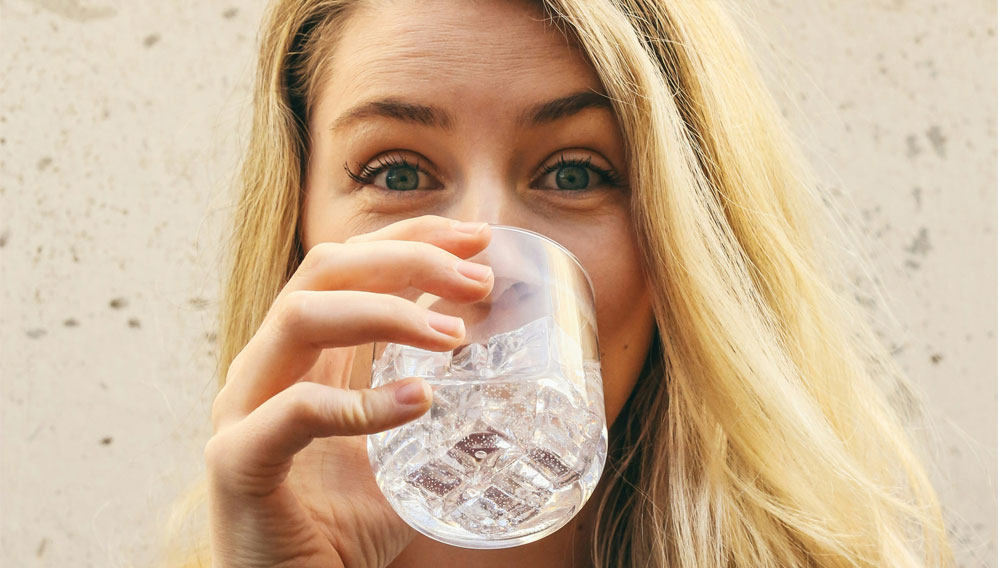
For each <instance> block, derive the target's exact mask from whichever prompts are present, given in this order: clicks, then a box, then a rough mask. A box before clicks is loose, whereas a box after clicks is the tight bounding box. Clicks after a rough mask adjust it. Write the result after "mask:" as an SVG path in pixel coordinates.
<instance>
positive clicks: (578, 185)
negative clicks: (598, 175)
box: [556, 166, 590, 189]
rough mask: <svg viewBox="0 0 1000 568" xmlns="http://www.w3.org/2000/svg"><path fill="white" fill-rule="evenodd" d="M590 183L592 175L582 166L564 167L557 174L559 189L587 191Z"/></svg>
mask: <svg viewBox="0 0 1000 568" xmlns="http://www.w3.org/2000/svg"><path fill="white" fill-rule="evenodd" d="M589 183H590V174H589V173H587V168H585V167H582V166H563V167H561V168H559V171H557V172H556V186H557V187H559V189H585V188H586V187H587V184H589Z"/></svg>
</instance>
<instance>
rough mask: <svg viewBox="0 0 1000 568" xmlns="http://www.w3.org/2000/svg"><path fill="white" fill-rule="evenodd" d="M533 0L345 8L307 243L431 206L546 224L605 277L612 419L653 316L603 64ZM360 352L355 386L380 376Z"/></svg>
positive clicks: (604, 335) (316, 122) (321, 119)
mask: <svg viewBox="0 0 1000 568" xmlns="http://www.w3.org/2000/svg"><path fill="white" fill-rule="evenodd" d="M541 18H542V13H541V12H540V11H539V10H538V8H536V7H535V6H533V5H531V4H527V3H524V4H522V3H518V2H510V1H502V0H501V1H480V2H454V1H451V0H432V1H424V2H405V1H387V2H378V3H375V4H371V5H367V6H364V7H361V8H360V9H359V10H358V11H357V12H355V13H353V14H352V15H351V16H350V17H349V19H348V20H347V22H346V24H345V27H344V28H343V30H342V35H341V36H340V37H339V39H338V40H337V45H336V47H335V48H334V51H333V53H332V56H331V58H330V60H329V61H327V62H325V64H326V65H328V66H329V67H328V68H327V72H326V75H325V81H324V82H323V84H322V85H320V86H319V87H318V89H319V91H318V92H317V93H316V96H315V105H314V107H313V113H312V116H311V118H310V124H309V129H310V135H311V138H312V142H311V144H312V145H311V155H310V159H309V165H308V169H307V173H306V195H305V201H304V206H303V211H302V226H301V237H302V240H303V245H304V246H305V248H306V250H308V249H309V248H311V247H312V246H314V245H316V244H317V243H320V242H323V241H333V242H343V241H344V240H346V239H347V238H349V237H351V236H352V235H355V234H359V233H366V232H370V231H373V230H375V229H378V228H380V227H383V226H385V225H387V224H389V223H392V222H394V221H397V220H400V219H405V218H408V217H416V216H420V215H425V214H434V215H440V216H444V217H449V218H453V219H458V220H462V221H486V222H490V223H498V224H504V225H514V226H517V227H523V228H525V229H530V230H532V231H536V232H538V233H541V234H543V235H546V236H548V237H551V238H552V239H554V240H556V241H557V242H559V243H561V244H562V245H563V246H565V247H566V248H568V249H569V250H570V251H571V252H573V253H574V254H575V255H576V256H577V257H578V258H579V259H580V261H581V262H582V263H583V265H584V268H586V270H587V271H588V273H589V274H590V277H591V280H592V281H593V284H594V288H595V293H596V302H597V320H598V338H599V342H600V347H601V360H602V369H603V375H604V387H605V402H606V407H607V412H608V420H609V423H610V422H613V421H614V419H615V418H616V417H617V416H618V413H619V412H620V410H621V408H622V406H623V405H624V403H625V400H626V399H627V398H628V395H629V393H630V392H631V390H632V387H633V386H634V384H635V381H636V378H637V376H638V373H639V372H640V370H641V368H642V364H643V361H644V358H645V354H646V351H647V349H648V347H649V345H650V340H651V337H652V329H653V316H652V310H651V307H650V301H649V294H648V291H647V289H646V285H645V282H644V280H643V278H642V275H641V270H640V260H639V257H640V255H639V251H638V247H637V243H636V241H635V240H634V238H633V232H632V221H631V217H630V213H629V190H628V188H627V187H626V186H625V183H626V179H627V173H626V169H625V168H626V167H627V165H626V163H625V155H624V148H623V141H622V138H621V135H620V133H619V127H618V123H617V121H616V118H615V115H614V114H613V112H612V109H611V106H610V104H609V103H608V101H607V99H606V98H605V97H603V96H601V95H600V94H602V93H603V92H604V91H603V89H602V86H601V83H600V81H599V79H598V77H597V74H596V73H595V72H594V70H593V69H592V68H591V67H590V65H589V64H588V62H587V59H586V58H585V57H584V56H583V55H582V53H581V52H580V51H578V50H577V49H576V48H575V47H574V46H573V45H572V44H570V43H569V42H567V40H566V39H565V37H564V36H563V35H561V34H560V33H559V32H558V31H557V30H555V29H554V28H551V27H549V26H547V25H546V24H544V23H543V22H542V21H541ZM370 361H371V359H370V351H367V350H363V349H359V350H358V355H357V359H356V364H355V370H356V372H355V374H354V376H352V379H351V383H352V386H356V387H360V386H366V385H367V380H368V377H367V370H368V367H369V364H370Z"/></svg>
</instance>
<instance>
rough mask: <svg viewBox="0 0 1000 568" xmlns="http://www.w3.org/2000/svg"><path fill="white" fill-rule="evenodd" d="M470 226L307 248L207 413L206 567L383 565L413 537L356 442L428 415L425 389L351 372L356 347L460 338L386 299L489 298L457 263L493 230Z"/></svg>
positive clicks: (448, 321)
mask: <svg viewBox="0 0 1000 568" xmlns="http://www.w3.org/2000/svg"><path fill="white" fill-rule="evenodd" d="M463 227H464V228H465V231H462V230H461V229H462V228H463ZM469 228H470V227H469V224H465V225H461V224H458V223H457V222H455V221H452V220H449V219H445V218H443V217H436V216H425V217H418V218H413V219H407V220H404V221H400V222H397V223H394V224H392V225H389V226H387V227H384V228H382V229H380V230H378V231H375V232H372V233H368V234H364V235H359V236H356V237H352V238H350V239H348V240H347V242H345V243H343V244H339V243H322V244H319V245H317V246H315V247H313V248H312V249H311V250H310V251H309V252H308V254H307V255H306V257H305V259H304V260H303V262H302V264H301V265H300V266H299V268H298V269H297V270H296V272H295V274H294V275H293V276H292V277H291V278H290V279H289V281H288V283H287V284H286V285H285V287H284V288H283V289H282V290H281V292H280V294H279V295H278V297H277V299H275V301H274V303H273V305H272V306H271V308H270V310H269V311H268V313H267V315H266V317H265V319H264V321H263V323H262V324H261V326H260V328H259V329H258V330H257V332H256V334H255V335H254V336H253V338H252V339H251V340H250V341H249V342H248V343H247V345H246V347H244V349H243V350H242V351H241V352H240V353H239V355H238V356H237V357H236V358H235V359H234V360H233V362H232V365H231V366H230V368H229V372H228V374H227V376H226V384H225V386H224V387H223V388H222V390H221V391H220V392H219V394H218V396H217V397H216V399H215V403H214V405H213V408H212V422H213V425H214V435H213V436H212V438H211V439H210V440H209V441H208V444H207V445H206V447H205V459H206V462H207V468H208V478H209V522H210V536H211V546H212V566H215V567H216V568H228V567H237V566H238V567H240V568H249V567H256V566H260V567H265V566H266V567H268V568H271V567H275V566H296V567H303V568H308V567H311V566H317V567H320V566H322V567H323V568H330V567H336V566H349V567H354V566H362V567H382V566H386V565H388V564H389V563H390V562H392V560H393V559H394V558H395V557H396V556H397V555H398V554H399V553H400V552H401V551H402V550H403V549H404V548H405V547H406V546H407V545H408V544H409V543H410V541H411V540H412V539H413V537H414V536H415V532H414V531H413V529H411V528H410V527H409V526H408V525H407V524H406V523H404V522H403V521H402V520H401V519H400V518H399V516H398V515H396V513H395V512H394V511H393V510H392V508H391V507H390V506H389V504H388V502H386V500H385V498H384V497H383V495H382V493H381V492H380V491H379V489H378V486H377V485H376V484H375V478H374V476H373V474H372V472H371V468H370V466H369V462H368V455H367V451H366V447H365V437H364V434H370V433H374V432H379V431H383V430H387V429H389V428H392V427H395V426H399V425H400V424H403V423H406V422H408V421H411V420H413V419H415V418H417V417H419V416H420V415H422V414H423V413H425V412H426V411H427V409H428V408H430V402H431V401H430V399H431V391H430V388H429V386H428V385H427V384H426V383H425V382H424V381H423V379H419V378H409V379H405V380H402V381H399V382H396V383H392V384H389V385H385V386H382V387H379V388H377V389H355V390H352V389H350V388H349V378H350V376H351V368H352V365H353V362H354V355H355V348H356V346H358V345H364V344H368V343H371V342H373V341H392V342H396V343H404V344H408V345H413V346H415V347H420V348H424V349H431V350H436V351H445V350H449V349H453V348H455V347H457V346H458V345H460V344H461V343H462V339H463V337H464V335H465V328H464V326H463V323H462V320H461V319H459V318H452V317H450V316H445V315H443V314H438V313H435V312H431V311H429V310H427V309H425V308H422V307H419V306H417V305H416V304H415V303H414V302H412V301H409V300H407V299H404V298H401V297H398V296H393V295H390V293H393V292H401V291H403V290H404V289H406V288H408V287H410V286H413V287H414V288H417V289H420V290H423V291H426V292H430V293H432V294H435V295H437V296H441V297H443V298H448V299H450V300H453V301H458V302H472V301H476V300H480V299H482V298H484V297H485V296H486V295H487V294H488V293H489V291H490V289H491V288H492V286H493V275H492V273H491V272H486V273H485V274H482V272H484V271H482V270H481V269H482V268H483V267H482V265H473V266H471V267H470V266H469V264H471V263H467V261H463V260H462V259H463V258H469V257H471V256H473V255H475V254H476V253H478V252H479V251H481V250H482V249H484V248H485V247H486V244H487V243H488V242H489V231H490V230H489V227H488V226H487V225H485V224H482V226H480V227H478V228H479V230H478V231H475V232H468V231H469ZM472 229H475V227H472ZM476 267H480V274H478V275H477V274H476V272H475V270H474V269H475V268H476ZM470 268H471V269H473V270H470ZM470 276H471V277H470ZM476 276H479V278H476ZM317 363H318V364H317ZM293 458H294V459H293Z"/></svg>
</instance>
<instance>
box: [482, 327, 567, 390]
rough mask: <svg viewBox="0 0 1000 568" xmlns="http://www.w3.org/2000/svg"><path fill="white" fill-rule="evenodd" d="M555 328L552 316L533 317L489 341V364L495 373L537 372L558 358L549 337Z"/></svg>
mask: <svg viewBox="0 0 1000 568" xmlns="http://www.w3.org/2000/svg"><path fill="white" fill-rule="evenodd" d="M554 328H555V321H554V320H553V319H552V318H551V317H544V318H539V319H537V320H534V321H532V322H530V323H528V324H526V325H524V326H522V327H519V328H517V329H515V330H513V331H509V332H507V333H501V334H498V335H494V336H493V337H491V338H490V340H489V342H488V350H489V360H490V366H491V367H492V369H493V372H494V373H495V374H496V375H503V376H510V375H515V376H519V375H535V374H538V373H542V372H544V371H545V370H546V369H548V368H549V367H550V366H551V365H552V363H553V362H554V361H556V360H557V359H555V358H554V357H553V355H554V354H553V353H552V349H551V347H552V346H551V341H550V338H551V336H552V333H553V329H554Z"/></svg>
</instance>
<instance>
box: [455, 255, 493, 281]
mask: <svg viewBox="0 0 1000 568" xmlns="http://www.w3.org/2000/svg"><path fill="white" fill-rule="evenodd" d="M455 270H456V271H458V273H459V274H461V275H462V276H465V277H466V278H468V279H470V280H475V281H476V282H486V281H487V280H489V279H490V273H492V272H493V269H492V268H490V267H489V266H486V265H484V264H478V263H475V262H469V261H467V260H463V261H460V262H459V263H458V264H457V265H456V266H455Z"/></svg>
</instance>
